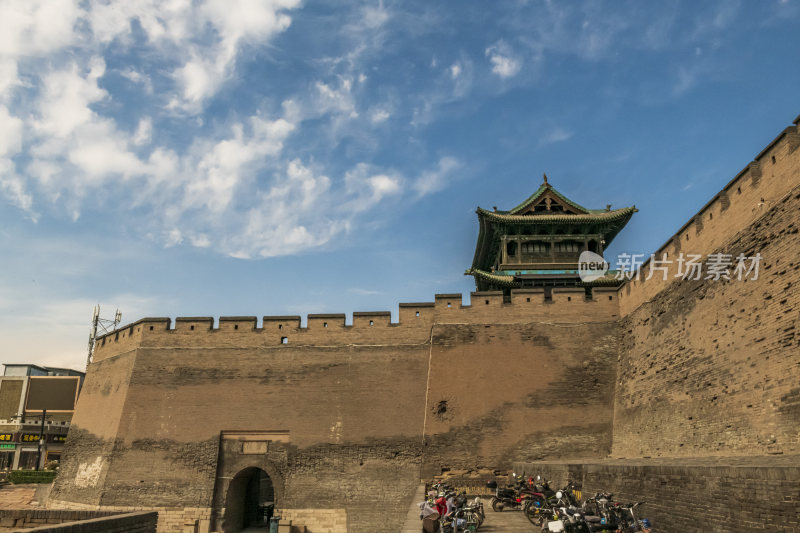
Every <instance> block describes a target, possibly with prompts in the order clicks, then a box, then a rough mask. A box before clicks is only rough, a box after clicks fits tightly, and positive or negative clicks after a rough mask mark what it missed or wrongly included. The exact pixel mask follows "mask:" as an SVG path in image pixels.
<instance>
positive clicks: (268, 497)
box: [223, 467, 275, 533]
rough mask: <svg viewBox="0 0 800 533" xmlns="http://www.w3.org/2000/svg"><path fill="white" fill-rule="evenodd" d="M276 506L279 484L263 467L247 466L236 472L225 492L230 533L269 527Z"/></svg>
mask: <svg viewBox="0 0 800 533" xmlns="http://www.w3.org/2000/svg"><path fill="white" fill-rule="evenodd" d="M274 509H275V488H274V486H273V485H272V480H271V479H270V477H269V475H268V474H267V473H266V472H264V471H263V470H261V469H260V468H256V467H250V468H245V469H244V470H242V471H240V472H239V473H238V474H236V475H235V476H234V477H233V479H232V480H231V483H230V485H229V486H228V493H227V495H226V496H225V525H224V527H223V530H224V531H225V532H226V533H232V532H236V531H242V530H245V529H256V528H264V530H265V531H266V530H267V529H268V528H269V519H270V518H271V517H272V514H273V510H274Z"/></svg>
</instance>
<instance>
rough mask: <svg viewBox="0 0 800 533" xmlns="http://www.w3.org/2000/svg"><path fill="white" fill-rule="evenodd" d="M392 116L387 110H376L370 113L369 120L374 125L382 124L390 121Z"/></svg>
mask: <svg viewBox="0 0 800 533" xmlns="http://www.w3.org/2000/svg"><path fill="white" fill-rule="evenodd" d="M391 116H392V115H391V113H389V112H388V111H387V110H385V109H382V108H376V109H373V110H372V111H371V112H370V114H369V120H370V122H372V123H373V124H380V123H381V122H385V121H386V120H388V119H389V117H391Z"/></svg>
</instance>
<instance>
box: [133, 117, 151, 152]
mask: <svg viewBox="0 0 800 533" xmlns="http://www.w3.org/2000/svg"><path fill="white" fill-rule="evenodd" d="M152 135H153V119H151V118H150V117H144V118H143V119H141V120H139V125H138V126H137V127H136V133H134V134H133V138H132V139H131V141H132V142H133V144H135V145H137V146H141V145H143V144H148V143H149V142H150V138H151V136H152Z"/></svg>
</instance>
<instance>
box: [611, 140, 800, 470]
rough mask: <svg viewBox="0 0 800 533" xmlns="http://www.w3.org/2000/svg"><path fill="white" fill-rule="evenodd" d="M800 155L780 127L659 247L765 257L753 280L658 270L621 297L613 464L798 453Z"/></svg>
mask: <svg viewBox="0 0 800 533" xmlns="http://www.w3.org/2000/svg"><path fill="white" fill-rule="evenodd" d="M798 147H800V136H798V134H797V132H796V131H795V129H794V128H789V129H787V130H785V131H784V132H783V133H782V134H781V135H780V136H779V137H778V138H777V139H776V140H775V141H774V142H773V143H771V144H770V145H769V146H768V147H767V149H765V150H764V151H763V152H762V153H761V154H760V155H759V156H758V157H757V158H756V161H755V162H753V163H751V164H750V165H749V166H748V167H747V168H746V169H745V170H744V171H743V172H742V173H740V174H739V176H737V178H736V179H734V180H733V181H732V182H731V183H730V184H729V185H728V186H726V188H725V190H724V191H723V192H722V193H720V195H717V197H715V199H714V200H713V201H712V202H711V203H710V204H709V205H708V206H707V207H706V208H704V210H701V212H700V213H698V215H697V216H695V217H694V218H693V220H692V221H691V222H690V223H689V224H687V225H686V226H684V228H682V229H681V231H679V232H678V233H677V234H676V236H675V237H674V238H673V239H672V240H671V242H670V243H669V244H668V245H667V246H666V247H665V248H664V249H663V251H665V252H667V253H668V254H669V256H670V257H671V258H673V259H674V258H675V257H676V255H677V253H679V252H680V251H683V252H686V253H696V254H703V255H707V254H709V253H715V252H716V253H725V254H732V256H733V257H736V256H737V255H738V254H740V253H743V254H744V255H745V256H748V257H750V256H755V255H756V254H757V253H758V254H760V255H761V256H762V257H763V259H762V261H761V265H760V272H759V277H758V279H757V280H753V279H744V280H741V281H740V280H738V279H737V278H736V276H732V279H731V280H730V281H724V280H723V281H715V280H711V279H709V280H705V279H701V280H697V281H689V280H682V279H677V280H676V279H674V278H671V279H670V280H669V281H668V282H663V281H661V277H660V275H659V274H656V276H654V277H653V279H651V280H649V281H639V282H633V283H630V284H628V285H627V286H626V287H625V288H623V289H622V290H621V291H620V306H621V308H622V310H623V311H622V312H623V315H624V319H623V320H622V322H621V324H622V330H623V333H624V338H625V342H624V350H623V352H622V357H621V360H620V363H619V367H618V377H617V387H616V401H615V421H614V445H613V451H612V453H613V455H614V456H615V457H650V456H652V457H656V456H672V457H685V456H703V455H717V456H719V455H765V454H781V453H782V454H797V453H800V429H798V428H800V388H798V387H799V386H798V383H797V375H798V364H800V334H799V333H798V331H800V319H799V317H800V292H798V290H797V286H798V283H800V235H798V228H799V227H800V150H798ZM756 171H757V172H756ZM738 191H741V194H739V192H738ZM726 197H727V198H729V200H728V201H729V204H728V207H727V208H725V209H723V207H724V205H725V204H724V201H723V199H724V198H726ZM701 220H705V222H704V223H700V221H701ZM660 253H661V251H659V254H660ZM644 270H647V265H645V267H644ZM704 276H705V274H704ZM745 278H752V276H746V277H745Z"/></svg>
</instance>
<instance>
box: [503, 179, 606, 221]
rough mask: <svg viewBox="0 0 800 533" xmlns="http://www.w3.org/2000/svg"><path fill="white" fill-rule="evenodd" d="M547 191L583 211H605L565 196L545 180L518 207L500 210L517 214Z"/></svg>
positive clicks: (504, 212) (509, 213)
mask: <svg viewBox="0 0 800 533" xmlns="http://www.w3.org/2000/svg"><path fill="white" fill-rule="evenodd" d="M547 191H550V192H551V193H553V194H554V195H555V196H557V197H558V198H560V199H561V201H562V202H564V203H565V204H568V205H571V206H572V207H574V208H575V209H577V210H578V211H583V212H584V213H601V212H603V211H605V210H604V209H586V208H585V207H583V206H582V205H580V204H578V203H577V202H573V201H572V200H570V199H569V198H567V197H566V196H564V195H563V194H561V193H560V192H558V191H557V190H556V189H555V188H553V186H552V185H550V184H549V183H547V182H546V181H545V182H544V183H542V184H541V185H540V186H539V188H538V189H536V191H535V192H534V193H533V194H532V195H530V196H528V198H527V199H526V200H525V201H524V202H522V203H521V204H519V205H518V206H517V207H515V208H513V209H511V210H510V211H500V212H501V213H503V214H508V215H516V214H517V213H519V212H520V211H522V210H524V209H525V208H526V207H528V206H529V205H531V204H532V203H535V202H536V200H538V199H539V198H540V197H541V196H542V195H543V194H544V193H545V192H547Z"/></svg>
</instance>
